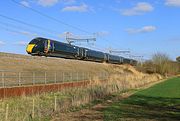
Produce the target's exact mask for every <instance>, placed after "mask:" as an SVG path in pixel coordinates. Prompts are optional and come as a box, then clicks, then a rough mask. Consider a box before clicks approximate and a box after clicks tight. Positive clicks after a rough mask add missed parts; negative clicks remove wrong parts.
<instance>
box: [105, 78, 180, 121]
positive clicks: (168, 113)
mask: <svg viewBox="0 0 180 121" xmlns="http://www.w3.org/2000/svg"><path fill="white" fill-rule="evenodd" d="M179 87H180V78H173V79H169V80H167V81H165V82H163V83H159V84H157V85H155V86H153V87H150V88H148V89H145V90H141V91H138V92H137V93H135V94H134V95H132V96H130V97H129V98H127V99H124V100H122V101H117V102H114V103H113V104H112V105H110V106H108V107H107V108H105V109H104V110H103V113H104V120H105V121H117V120H118V121H119V120H144V121H147V120H151V121H154V120H163V121H173V120H180V88H179Z"/></svg>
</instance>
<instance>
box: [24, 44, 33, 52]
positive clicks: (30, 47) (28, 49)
mask: <svg viewBox="0 0 180 121" xmlns="http://www.w3.org/2000/svg"><path fill="white" fill-rule="evenodd" d="M34 46H35V44H28V45H27V48H26V52H27V53H28V54H30V53H32V49H33V48H34Z"/></svg>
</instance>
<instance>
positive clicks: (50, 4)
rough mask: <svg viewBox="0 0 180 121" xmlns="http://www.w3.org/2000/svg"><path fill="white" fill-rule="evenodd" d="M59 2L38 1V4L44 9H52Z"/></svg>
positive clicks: (50, 0) (52, 0)
mask: <svg viewBox="0 0 180 121" xmlns="http://www.w3.org/2000/svg"><path fill="white" fill-rule="evenodd" d="M58 2H59V0H38V2H37V3H38V4H39V5H41V6H43V7H50V6H53V5H55V4H57V3H58Z"/></svg>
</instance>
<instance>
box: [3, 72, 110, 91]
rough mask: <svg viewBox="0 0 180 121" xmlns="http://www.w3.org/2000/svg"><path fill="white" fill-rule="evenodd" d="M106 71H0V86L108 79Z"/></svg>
mask: <svg viewBox="0 0 180 121" xmlns="http://www.w3.org/2000/svg"><path fill="white" fill-rule="evenodd" d="M108 77H109V74H108V73H107V72H101V73H96V74H94V73H90V72H13V71H0V79H1V83H0V88H5V87H6V88H7V87H14V86H25V85H36V84H53V83H63V82H74V81H86V80H93V79H94V78H97V79H99V80H105V79H108Z"/></svg>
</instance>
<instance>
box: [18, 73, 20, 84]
mask: <svg viewBox="0 0 180 121" xmlns="http://www.w3.org/2000/svg"><path fill="white" fill-rule="evenodd" d="M18 78H19V79H18V85H19V86H21V72H19V73H18Z"/></svg>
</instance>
